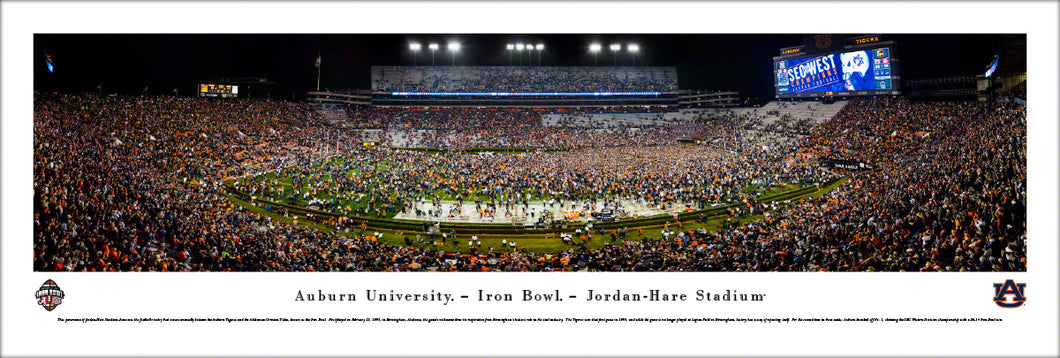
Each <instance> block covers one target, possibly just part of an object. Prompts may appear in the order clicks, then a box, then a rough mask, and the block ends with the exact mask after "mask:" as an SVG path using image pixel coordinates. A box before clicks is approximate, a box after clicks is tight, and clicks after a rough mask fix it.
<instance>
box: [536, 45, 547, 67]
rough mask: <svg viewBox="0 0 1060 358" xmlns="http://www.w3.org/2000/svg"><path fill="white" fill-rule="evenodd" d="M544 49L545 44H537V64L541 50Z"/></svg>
mask: <svg viewBox="0 0 1060 358" xmlns="http://www.w3.org/2000/svg"><path fill="white" fill-rule="evenodd" d="M544 50H545V44H540V43H539V44H537V65H538V66H541V51H544Z"/></svg>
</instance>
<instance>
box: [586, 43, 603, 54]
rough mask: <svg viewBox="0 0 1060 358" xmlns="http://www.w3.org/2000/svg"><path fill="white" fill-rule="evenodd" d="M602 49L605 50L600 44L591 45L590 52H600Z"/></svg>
mask: <svg viewBox="0 0 1060 358" xmlns="http://www.w3.org/2000/svg"><path fill="white" fill-rule="evenodd" d="M601 48H603V47H602V46H600V44H591V45H589V51H590V52H600V49H601Z"/></svg>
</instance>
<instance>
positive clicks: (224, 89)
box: [199, 83, 239, 98]
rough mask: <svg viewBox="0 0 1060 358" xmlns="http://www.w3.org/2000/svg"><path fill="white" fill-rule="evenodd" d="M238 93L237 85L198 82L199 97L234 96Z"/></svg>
mask: <svg viewBox="0 0 1060 358" xmlns="http://www.w3.org/2000/svg"><path fill="white" fill-rule="evenodd" d="M238 95H239V86H235V85H219V84H213V83H200V84H199V97H221V98H236V97H237V96H238Z"/></svg>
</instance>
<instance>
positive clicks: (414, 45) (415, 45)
mask: <svg viewBox="0 0 1060 358" xmlns="http://www.w3.org/2000/svg"><path fill="white" fill-rule="evenodd" d="M420 48H421V46H420V44H418V43H411V44H409V50H412V51H419V50H420Z"/></svg>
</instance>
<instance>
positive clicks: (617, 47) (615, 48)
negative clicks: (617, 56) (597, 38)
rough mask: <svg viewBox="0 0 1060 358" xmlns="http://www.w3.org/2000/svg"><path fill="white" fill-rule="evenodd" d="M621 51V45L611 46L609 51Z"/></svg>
mask: <svg viewBox="0 0 1060 358" xmlns="http://www.w3.org/2000/svg"><path fill="white" fill-rule="evenodd" d="M621 49H622V45H619V44H611V51H618V50H621Z"/></svg>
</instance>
